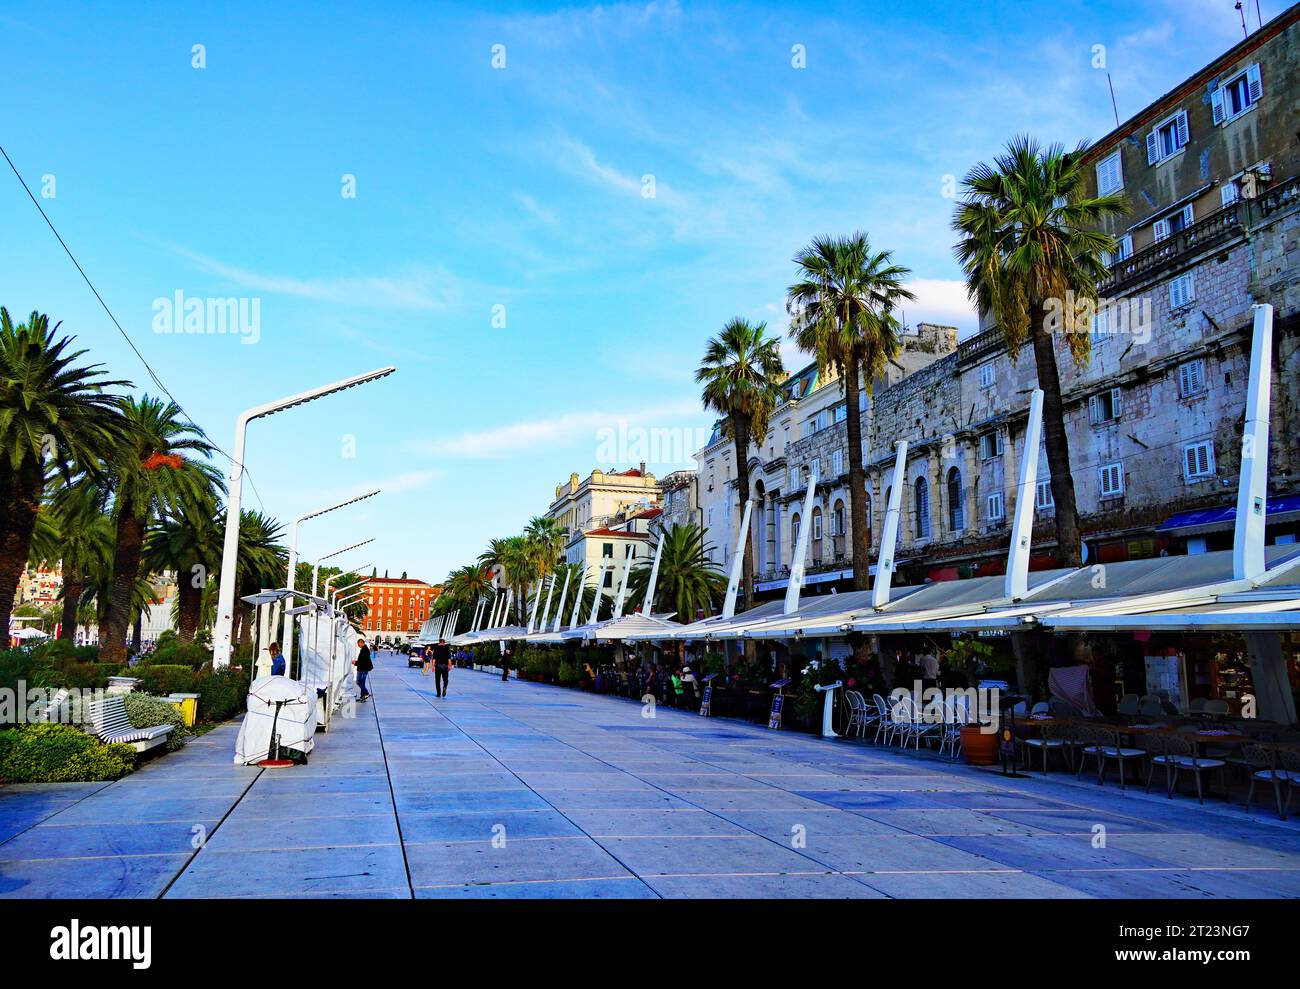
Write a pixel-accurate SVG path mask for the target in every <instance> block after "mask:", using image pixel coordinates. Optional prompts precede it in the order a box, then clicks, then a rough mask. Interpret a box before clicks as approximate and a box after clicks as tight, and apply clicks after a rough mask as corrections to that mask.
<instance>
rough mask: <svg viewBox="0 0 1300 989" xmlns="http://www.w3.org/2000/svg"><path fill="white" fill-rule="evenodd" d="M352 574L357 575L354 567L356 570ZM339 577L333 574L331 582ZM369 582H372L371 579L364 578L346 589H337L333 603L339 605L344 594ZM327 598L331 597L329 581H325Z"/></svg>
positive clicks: (335, 589)
mask: <svg viewBox="0 0 1300 989" xmlns="http://www.w3.org/2000/svg"><path fill="white" fill-rule="evenodd" d="M366 566H367V567H368V566H370V564H369V563H367V564H366ZM360 569H363V570H364V569H365V567H362V568H360ZM352 572H353V573H356V572H357V568H356V567H354V568H353V569H352ZM338 576H340V575H339V574H332V575H331V576H330V580H333V579H334V578H335V577H338ZM368 580H370V578H369V577H362V578H361V579H360V580H358V581H357V582H356V583H353V584H348V585H346V586H345V587H336V588H334V598H333V603H334V604H335V606H337V605H338V598H339V597H340V596H341V595H342V594H344V593H345V592H347V591H350V590H352V588H354V587H360V586H361V585H362V584H364V583H366V582H367V581H368ZM325 596H326V597H327V598H328V597H329V596H330V581H329V580H327V581H325Z"/></svg>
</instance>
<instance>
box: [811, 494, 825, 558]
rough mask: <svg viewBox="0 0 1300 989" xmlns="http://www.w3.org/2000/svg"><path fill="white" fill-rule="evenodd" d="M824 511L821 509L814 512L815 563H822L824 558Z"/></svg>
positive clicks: (813, 555) (813, 556) (813, 551)
mask: <svg viewBox="0 0 1300 989" xmlns="http://www.w3.org/2000/svg"><path fill="white" fill-rule="evenodd" d="M822 535H823V533H822V510H821V508H820V507H817V508H814V509H813V511H812V558H813V562H814V563H820V562H821V561H822V559H823V557H822Z"/></svg>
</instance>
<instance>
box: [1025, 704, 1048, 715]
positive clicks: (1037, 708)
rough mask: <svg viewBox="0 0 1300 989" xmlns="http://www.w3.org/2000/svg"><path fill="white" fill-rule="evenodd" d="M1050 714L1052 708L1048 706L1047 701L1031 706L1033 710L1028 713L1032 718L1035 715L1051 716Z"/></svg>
mask: <svg viewBox="0 0 1300 989" xmlns="http://www.w3.org/2000/svg"><path fill="white" fill-rule="evenodd" d="M1051 712H1052V707H1051V705H1050V704H1048V703H1047V701H1039V702H1038V703H1037V704H1035V705H1034V706H1033V709H1032V710H1031V711H1030V712H1029V713H1030V715H1031V716H1033V715H1037V714H1051Z"/></svg>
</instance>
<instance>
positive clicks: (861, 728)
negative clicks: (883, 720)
mask: <svg viewBox="0 0 1300 989" xmlns="http://www.w3.org/2000/svg"><path fill="white" fill-rule="evenodd" d="M844 697H845V698H846V699H847V700H848V702H849V723H848V726H847V727H846V728H845V729H844V733H845V734H846V735H847V734H849V733H850V732H852V731H853V729H854V728H856V729H857V730H858V737H859V738H864V737H866V734H867V728H868V727H870V726H871V725H873V724H875V722H876V721H877V720H879V718H880V715H878V714H872V713H871V708H869V707H868V706H867V701H866V698H864V697H863V696H862V694H861V693H859V692H858V691H856V690H846V691H844Z"/></svg>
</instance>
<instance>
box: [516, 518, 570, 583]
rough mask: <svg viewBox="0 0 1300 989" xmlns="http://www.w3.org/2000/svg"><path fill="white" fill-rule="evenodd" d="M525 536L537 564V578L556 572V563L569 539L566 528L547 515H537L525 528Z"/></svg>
mask: <svg viewBox="0 0 1300 989" xmlns="http://www.w3.org/2000/svg"><path fill="white" fill-rule="evenodd" d="M524 536H525V538H527V539H528V542H529V544H530V547H531V549H532V552H533V558H534V561H535V562H536V564H537V576H538V577H547V576H550V575H551V574H552V573H554V572H555V566H556V563H557V562H558V561H559V559H560V553H561V551H562V550H563V549H564V543H565V540H566V539H567V538H568V535H567V533H566V532H565V530H564V527H563V526H562V525H560V523H559V520H558V519H553V518H550V517H549V516H546V515H537V516H534V517H533V518H531V519H529V520H528V525H526V526H525V527H524Z"/></svg>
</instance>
